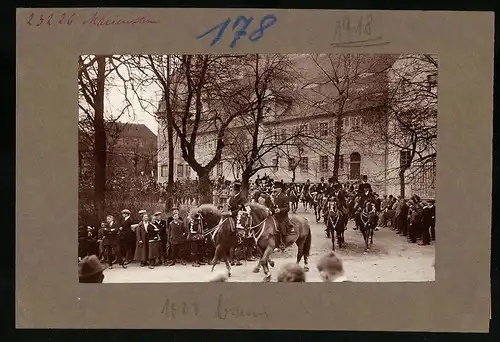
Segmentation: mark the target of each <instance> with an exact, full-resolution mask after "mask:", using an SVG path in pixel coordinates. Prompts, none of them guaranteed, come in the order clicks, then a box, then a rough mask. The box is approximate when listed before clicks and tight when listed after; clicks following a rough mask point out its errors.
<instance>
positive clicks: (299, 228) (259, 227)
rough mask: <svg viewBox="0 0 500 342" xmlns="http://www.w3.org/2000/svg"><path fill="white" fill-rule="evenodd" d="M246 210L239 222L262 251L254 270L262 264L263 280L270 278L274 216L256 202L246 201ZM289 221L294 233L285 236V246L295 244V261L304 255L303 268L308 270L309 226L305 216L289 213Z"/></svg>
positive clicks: (273, 242)
mask: <svg viewBox="0 0 500 342" xmlns="http://www.w3.org/2000/svg"><path fill="white" fill-rule="evenodd" d="M245 207H246V208H247V210H246V211H241V212H240V214H239V215H240V222H241V223H242V225H243V227H244V229H245V232H246V234H245V235H246V236H252V237H253V238H254V239H255V241H256V244H257V247H258V248H259V249H260V251H261V252H262V254H261V255H262V256H261V258H260V260H259V262H258V264H257V265H256V266H255V268H254V270H253V271H254V272H255V273H257V272H259V271H260V267H261V266H262V268H263V270H264V275H265V276H264V279H263V280H264V281H265V282H268V281H270V280H271V273H270V271H269V265H271V266H272V264H273V262H272V261H271V254H272V253H273V251H274V248H275V247H276V235H275V234H276V233H277V231H278V224H277V222H276V219H275V218H274V216H272V215H271V213H270V211H269V209H268V208H267V207H264V206H262V205H260V204H257V203H248V204H246V205H245ZM289 218H290V222H291V223H292V224H293V226H294V228H295V233H293V234H290V235H287V236H285V238H284V240H285V241H284V244H285V247H288V246H291V245H292V244H294V243H295V244H296V245H297V247H298V251H297V263H300V261H301V260H302V257H304V270H305V271H308V270H309V267H308V266H307V265H308V260H307V259H308V257H309V253H310V250H311V228H310V226H309V221H308V220H307V218H303V217H299V216H297V215H293V214H292V215H289Z"/></svg>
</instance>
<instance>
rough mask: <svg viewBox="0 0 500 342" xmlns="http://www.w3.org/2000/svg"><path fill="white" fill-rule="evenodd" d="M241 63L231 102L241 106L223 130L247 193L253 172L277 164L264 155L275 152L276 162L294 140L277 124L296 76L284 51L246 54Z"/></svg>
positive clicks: (288, 101) (288, 109)
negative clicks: (240, 74)
mask: <svg viewBox="0 0 500 342" xmlns="http://www.w3.org/2000/svg"><path fill="white" fill-rule="evenodd" d="M240 63H241V67H242V70H243V73H244V75H243V77H242V78H241V79H240V80H239V81H238V84H240V85H241V86H242V88H241V89H240V92H239V93H238V97H237V98H235V99H232V102H233V105H236V106H239V107H240V108H239V109H238V110H237V111H238V112H239V113H241V116H240V117H239V118H238V120H235V124H234V126H235V127H232V128H231V129H229V130H228V131H227V132H226V136H227V141H228V143H227V144H226V145H227V146H226V150H227V154H228V155H230V156H231V157H232V158H233V162H234V163H237V164H239V168H241V170H242V174H241V182H242V192H243V193H244V194H247V193H248V188H249V182H250V178H251V177H252V176H253V175H255V174H256V173H257V172H258V171H260V170H262V169H266V168H275V167H277V165H274V164H273V163H266V162H265V160H266V158H267V157H268V156H269V155H272V154H275V156H276V158H275V160H276V162H278V160H279V158H280V156H281V155H283V151H284V148H285V147H286V146H287V145H290V144H292V142H293V139H294V134H293V132H287V133H284V134H282V133H281V132H280V129H279V126H280V125H279V124H280V118H281V117H282V116H283V115H284V114H285V113H286V112H289V111H290V106H291V102H292V101H293V97H292V95H291V94H292V89H293V84H294V82H295V80H294V75H293V74H292V73H291V68H290V65H291V64H290V61H289V60H288V57H287V56H286V55H280V54H268V55H259V54H251V55H245V56H242V57H241V58H240Z"/></svg>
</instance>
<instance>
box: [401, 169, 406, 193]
mask: <svg viewBox="0 0 500 342" xmlns="http://www.w3.org/2000/svg"><path fill="white" fill-rule="evenodd" d="M405 170H406V169H404V168H402V169H401V170H400V171H399V188H400V189H399V194H400V195H401V197H402V198H405Z"/></svg>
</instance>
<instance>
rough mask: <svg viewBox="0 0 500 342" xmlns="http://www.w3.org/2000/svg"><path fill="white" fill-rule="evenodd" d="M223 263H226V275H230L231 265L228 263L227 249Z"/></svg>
mask: <svg viewBox="0 0 500 342" xmlns="http://www.w3.org/2000/svg"><path fill="white" fill-rule="evenodd" d="M224 263H225V264H226V269H227V276H228V277H230V276H231V265H230V263H229V249H228V250H227V251H226V253H225V256H224Z"/></svg>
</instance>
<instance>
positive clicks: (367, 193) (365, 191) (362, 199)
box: [354, 175, 378, 230]
mask: <svg viewBox="0 0 500 342" xmlns="http://www.w3.org/2000/svg"><path fill="white" fill-rule="evenodd" d="M358 196H359V202H358V203H357V209H356V214H355V219H356V227H355V228H354V229H355V230H356V229H358V227H359V220H360V219H361V210H363V208H364V207H365V204H366V202H372V203H373V204H375V196H374V194H373V191H372V186H371V185H370V183H368V177H367V176H366V175H364V176H363V177H362V181H361V184H359V187H358ZM375 230H378V229H375Z"/></svg>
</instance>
